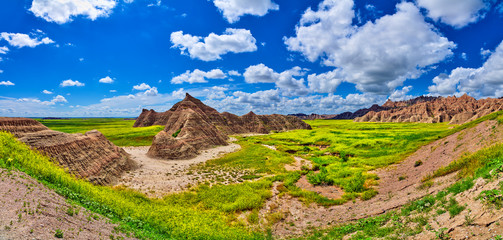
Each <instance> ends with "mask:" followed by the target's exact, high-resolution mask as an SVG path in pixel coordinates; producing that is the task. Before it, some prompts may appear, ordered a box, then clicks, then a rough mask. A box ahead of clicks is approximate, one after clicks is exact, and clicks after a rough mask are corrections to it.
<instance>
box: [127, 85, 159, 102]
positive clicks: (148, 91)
mask: <svg viewBox="0 0 503 240" xmlns="http://www.w3.org/2000/svg"><path fill="white" fill-rule="evenodd" d="M133 89H134V90H138V91H143V90H145V92H142V93H138V94H137V95H145V96H151V97H154V96H157V94H159V92H158V91H157V88H156V87H151V86H150V85H148V84H146V83H141V84H140V85H135V86H133ZM130 96H131V97H130V98H134V95H130Z"/></svg>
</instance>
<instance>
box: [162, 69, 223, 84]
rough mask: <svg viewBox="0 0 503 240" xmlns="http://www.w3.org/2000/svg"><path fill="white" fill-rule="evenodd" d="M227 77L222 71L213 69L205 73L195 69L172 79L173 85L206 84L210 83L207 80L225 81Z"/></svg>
mask: <svg viewBox="0 0 503 240" xmlns="http://www.w3.org/2000/svg"><path fill="white" fill-rule="evenodd" d="M226 77H227V76H226V75H225V73H224V72H222V70H220V69H213V70H211V71H208V72H205V71H201V70H199V69H195V70H194V71H192V72H191V71H189V70H187V71H186V72H185V73H182V74H180V75H178V76H176V77H174V78H173V79H171V83H173V84H182V83H184V82H188V83H190V84H192V83H206V82H208V81H207V80H206V79H224V78H226Z"/></svg>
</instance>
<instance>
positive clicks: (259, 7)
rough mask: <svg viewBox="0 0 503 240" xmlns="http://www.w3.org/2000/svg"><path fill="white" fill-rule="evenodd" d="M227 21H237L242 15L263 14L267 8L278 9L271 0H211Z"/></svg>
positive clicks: (267, 10)
mask: <svg viewBox="0 0 503 240" xmlns="http://www.w3.org/2000/svg"><path fill="white" fill-rule="evenodd" d="M213 3H214V4H215V6H216V7H217V8H218V9H219V10H220V11H221V12H222V14H223V15H224V17H225V19H226V20H227V21H228V22H229V23H234V22H237V21H239V18H240V17H241V16H243V15H247V14H248V15H254V16H264V15H266V14H267V13H268V12H269V10H279V5H278V4H276V3H274V2H272V1H271V0H253V1H250V0H213Z"/></svg>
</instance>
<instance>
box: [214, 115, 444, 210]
mask: <svg viewBox="0 0 503 240" xmlns="http://www.w3.org/2000/svg"><path fill="white" fill-rule="evenodd" d="M306 122H307V123H309V124H310V125H311V126H312V128H313V129H312V130H294V131H289V132H283V133H277V134H270V135H262V136H253V137H248V138H244V139H241V144H242V145H243V146H248V145H250V144H251V145H252V146H253V145H261V144H267V145H273V146H275V147H276V148H277V150H278V151H277V153H276V154H278V155H280V156H282V155H286V156H292V155H297V156H301V157H303V158H306V159H309V160H311V161H312V162H313V164H314V167H313V169H311V170H310V171H303V172H302V173H303V174H306V173H307V178H308V180H309V182H311V183H312V184H315V185H322V184H329V185H336V186H339V187H341V188H343V190H344V192H345V193H346V194H345V196H344V198H345V199H353V198H354V197H358V196H360V197H361V198H364V199H368V198H371V197H372V196H374V195H375V193H376V192H375V190H374V189H372V188H371V186H369V185H372V184H371V183H372V182H374V183H375V182H376V180H377V177H376V176H375V175H372V174H368V171H370V170H373V169H376V168H381V167H385V166H389V165H391V164H394V163H397V162H399V161H401V160H402V159H404V158H405V157H406V156H408V155H409V154H411V153H413V152H414V151H416V150H417V149H418V148H419V147H421V146H423V145H425V144H427V143H429V142H431V141H434V140H437V139H439V138H440V137H441V135H442V134H443V133H445V132H447V131H448V128H449V125H447V124H446V123H441V124H425V123H356V122H353V121H351V120H312V121H306ZM247 150H250V148H245V150H243V151H245V152H242V153H240V155H242V156H246V155H247V153H246V151H247ZM262 151H263V152H264V156H269V155H268V152H269V151H270V150H269V151H266V150H265V149H264V150H262ZM252 155H254V154H252ZM255 155H256V154H255ZM239 159H240V160H238V162H239V161H242V159H245V157H242V158H239ZM219 161H220V160H216V161H215V163H217V162H219ZM247 164H248V165H250V164H255V165H256V164H258V162H257V163H256V162H253V161H248V163H247ZM250 167H252V166H250ZM255 168H258V166H255ZM286 186H289V188H290V189H291V190H292V191H293V192H294V193H293V194H294V195H298V196H308V194H306V193H302V192H299V190H298V189H296V188H295V186H294V185H292V184H290V185H286ZM311 198H312V199H316V198H313V197H312V196H311ZM316 201H317V202H319V203H322V204H327V203H328V204H330V201H327V200H326V199H318V200H316ZM334 203H335V204H337V203H340V201H338V202H334Z"/></svg>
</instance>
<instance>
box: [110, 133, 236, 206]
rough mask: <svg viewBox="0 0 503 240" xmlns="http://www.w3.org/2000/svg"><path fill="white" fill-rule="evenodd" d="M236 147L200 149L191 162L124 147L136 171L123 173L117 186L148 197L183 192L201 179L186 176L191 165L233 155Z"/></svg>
mask: <svg viewBox="0 0 503 240" xmlns="http://www.w3.org/2000/svg"><path fill="white" fill-rule="evenodd" d="M229 141H230V142H233V141H235V139H234V138H231V139H230V140H229ZM240 148H241V146H240V145H239V144H236V143H230V144H229V145H227V146H219V147H215V148H211V149H207V150H202V151H201V153H200V154H199V155H198V156H197V157H195V158H192V159H188V160H163V159H156V158H151V157H149V156H147V151H148V149H149V147H148V146H145V147H124V150H126V152H127V153H129V154H131V157H132V159H133V161H135V162H136V163H137V164H138V165H139V168H138V169H136V170H134V171H131V172H128V173H126V174H124V175H123V176H122V178H121V179H120V180H119V182H118V183H117V185H124V186H126V187H128V188H131V189H135V190H138V191H140V192H142V193H145V194H146V195H147V196H149V197H162V196H164V195H166V194H167V193H172V192H179V191H183V190H185V189H187V188H188V187H190V186H194V185H196V184H197V183H198V182H199V181H201V180H202V179H203V176H201V175H200V174H189V171H190V170H189V169H190V167H191V166H194V165H197V164H200V163H204V162H206V161H208V160H210V159H215V158H218V157H220V156H222V155H224V154H226V153H230V152H235V151H237V150H239V149H240Z"/></svg>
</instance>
